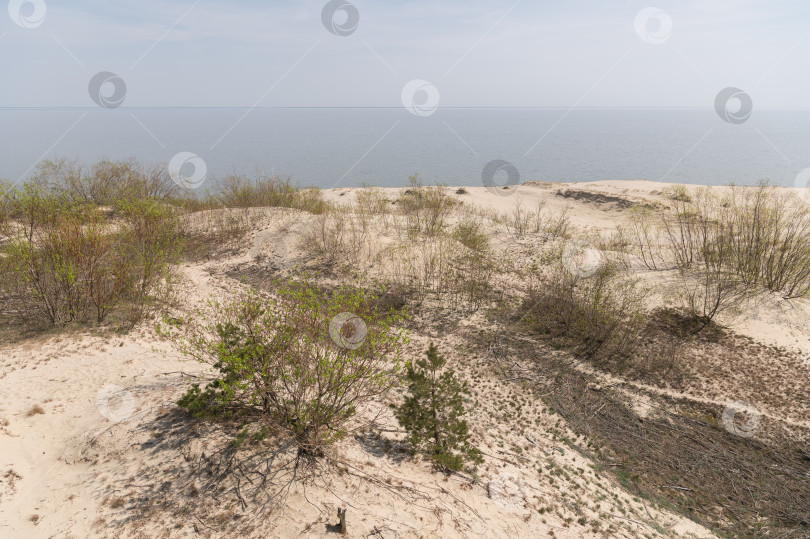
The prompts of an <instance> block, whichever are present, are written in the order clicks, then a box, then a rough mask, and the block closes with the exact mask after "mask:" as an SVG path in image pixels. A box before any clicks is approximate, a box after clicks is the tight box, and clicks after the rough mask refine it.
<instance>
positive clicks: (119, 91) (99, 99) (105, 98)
mask: <svg viewBox="0 0 810 539" xmlns="http://www.w3.org/2000/svg"><path fill="white" fill-rule="evenodd" d="M110 86H112V93H110V92H107V93H105V91H106V90H107V89H109V87H110ZM87 92H88V93H89V94H90V99H92V100H93V101H95V103H96V105H98V106H99V107H103V108H105V109H115V108H118V107H120V106H121V104H122V103H123V102H124V99H125V98H126V97H127V83H126V82H124V79H122V78H121V77H119V76H118V75H116V74H115V73H110V72H109V71H101V72H99V73H96V74H95V75H93V78H92V79H90V84H88V85H87Z"/></svg>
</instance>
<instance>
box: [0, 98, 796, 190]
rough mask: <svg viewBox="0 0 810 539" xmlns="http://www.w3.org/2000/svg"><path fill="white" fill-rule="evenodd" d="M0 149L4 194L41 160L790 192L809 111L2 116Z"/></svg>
mask: <svg viewBox="0 0 810 539" xmlns="http://www.w3.org/2000/svg"><path fill="white" fill-rule="evenodd" d="M240 118H241V120H240ZM0 148H1V149H0V177H2V178H3V179H5V180H8V181H11V182H17V181H19V180H23V179H26V178H28V177H30V176H31V174H33V172H34V169H33V167H34V165H35V164H36V163H37V162H39V161H40V160H42V159H53V158H57V157H67V158H76V159H79V160H80V161H81V162H84V163H87V164H89V163H92V162H94V161H95V160H97V159H99V158H101V157H107V158H111V159H124V158H129V157H134V158H135V159H137V160H139V161H144V162H168V161H169V160H170V159H171V158H172V157H173V156H174V155H176V154H177V153H179V152H192V153H194V154H197V155H199V156H200V157H201V158H202V159H203V160H204V161H205V163H206V165H207V168H208V180H207V183H206V186H210V187H213V186H214V184H215V182H216V180H217V178H222V177H223V176H225V175H228V174H232V173H237V174H246V175H248V176H253V175H254V174H256V172H257V171H258V172H261V173H264V174H279V175H282V176H289V177H291V178H292V180H293V182H295V183H297V184H299V185H301V186H316V187H322V188H331V187H348V186H359V185H363V184H370V185H377V186H381V187H393V186H402V185H406V184H407V182H408V176H409V175H412V174H414V173H419V175H420V177H421V178H422V179H423V181H424V182H425V183H434V182H441V183H446V184H449V185H480V184H481V172H482V169H483V168H484V166H485V165H486V164H487V163H488V162H490V161H492V160H495V159H501V160H505V161H508V162H511V163H512V164H514V165H515V166H516V167H517V169H518V170H519V171H520V175H521V178H520V179H521V181H530V180H541V181H563V182H571V181H596V180H608V179H622V180H639V179H647V180H651V181H667V182H681V183H700V184H711V185H719V184H727V183H730V182H735V183H738V184H753V183H756V182H757V181H759V180H769V181H770V182H771V183H774V184H778V185H785V186H793V185H794V182H795V179H796V176H797V174H798V173H799V172H800V171H802V170H803V169H805V168H808V167H810V111H799V112H790V111H755V112H754V114H753V115H752V116H751V118H750V119H749V120H748V121H747V122H745V123H744V124H742V125H734V124H730V123H726V122H724V121H723V120H721V119H720V118H719V117H718V115H717V114H716V113H715V111H714V110H713V109H705V110H703V109H700V110H697V109H571V110H569V109H503V108H501V109H460V108H459V109H453V108H439V109H438V110H437V111H436V112H435V113H434V114H433V115H431V116H429V117H417V116H414V115H412V114H410V113H409V112H408V111H407V110H405V109H403V108H391V109H384V108H369V109H363V108H351V109H349V108H334V109H332V108H311V109H310V108H278V109H269V108H257V109H254V110H248V109H238V108H233V109H229V108H222V109H216V108H214V109H212V108H176V109H147V108H144V109H136V108H130V109H127V108H120V109H0Z"/></svg>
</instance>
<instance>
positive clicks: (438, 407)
mask: <svg viewBox="0 0 810 539" xmlns="http://www.w3.org/2000/svg"><path fill="white" fill-rule="evenodd" d="M445 363H446V361H445V359H444V358H443V357H441V356H440V355H439V351H438V348H437V347H436V346H434V345H433V344H432V343H431V345H430V347H429V348H428V351H427V357H426V358H424V359H420V360H417V361H416V362H415V364H414V362H410V363H408V365H407V374H406V376H405V379H406V381H407V382H408V391H409V392H410V395H409V396H408V397H407V398H406V399H405V402H404V403H403V404H402V406H399V407H397V406H394V405H392V406H393V407H394V408H395V410H396V412H395V413H396V417H397V420H399V423H400V424H401V425H402V426H403V427H404V428H405V430H406V431H407V432H408V442H409V443H410V445H411V448H412V449H413V451H414V452H422V453H424V454H427V455H429V456H430V458H431V460H432V461H433V464H434V466H435V467H436V468H438V469H442V470H445V471H456V470H461V469H462V468H463V467H464V463H465V461H468V462H472V463H474V464H479V463H481V462H483V459H482V458H481V451H479V450H478V449H477V448H476V447H474V446H473V445H471V444H470V441H469V438H470V435H469V427H468V425H467V422H466V421H465V420H464V419H462V416H463V415H464V395H467V394H469V390H468V388H467V384H466V383H464V384H462V383H461V382H460V381H459V380H458V378H456V374H455V372H453V371H452V370H445V371H444V372H441V369H442V367H444V365H445Z"/></svg>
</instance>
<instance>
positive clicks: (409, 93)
mask: <svg viewBox="0 0 810 539" xmlns="http://www.w3.org/2000/svg"><path fill="white" fill-rule="evenodd" d="M440 98H441V95H440V94H439V89H438V88H436V87H435V86H433V85H432V84H431V83H429V82H428V81H426V80H422V79H414V80H412V81H411V82H409V83H408V84H406V85H405V87H404V88H403V89H402V104H403V105H404V106H405V108H406V109H408V112H410V113H411V114H413V115H414V116H422V117H425V116H430V115H431V114H433V113H434V112H436V109H437V108H439V99H440Z"/></svg>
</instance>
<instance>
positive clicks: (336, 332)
mask: <svg viewBox="0 0 810 539" xmlns="http://www.w3.org/2000/svg"><path fill="white" fill-rule="evenodd" d="M366 335H368V327H367V326H366V323H365V322H364V321H363V319H362V318H360V317H359V316H357V315H356V314H353V313H340V314H338V315H336V316H335V317H334V318H332V320H331V321H330V322H329V336H330V337H332V340H333V341H334V342H335V344H337V345H338V346H340V347H341V348H347V349H349V350H357V349H358V348H360V347H361V346H363V342H364V341H365V340H366Z"/></svg>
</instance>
